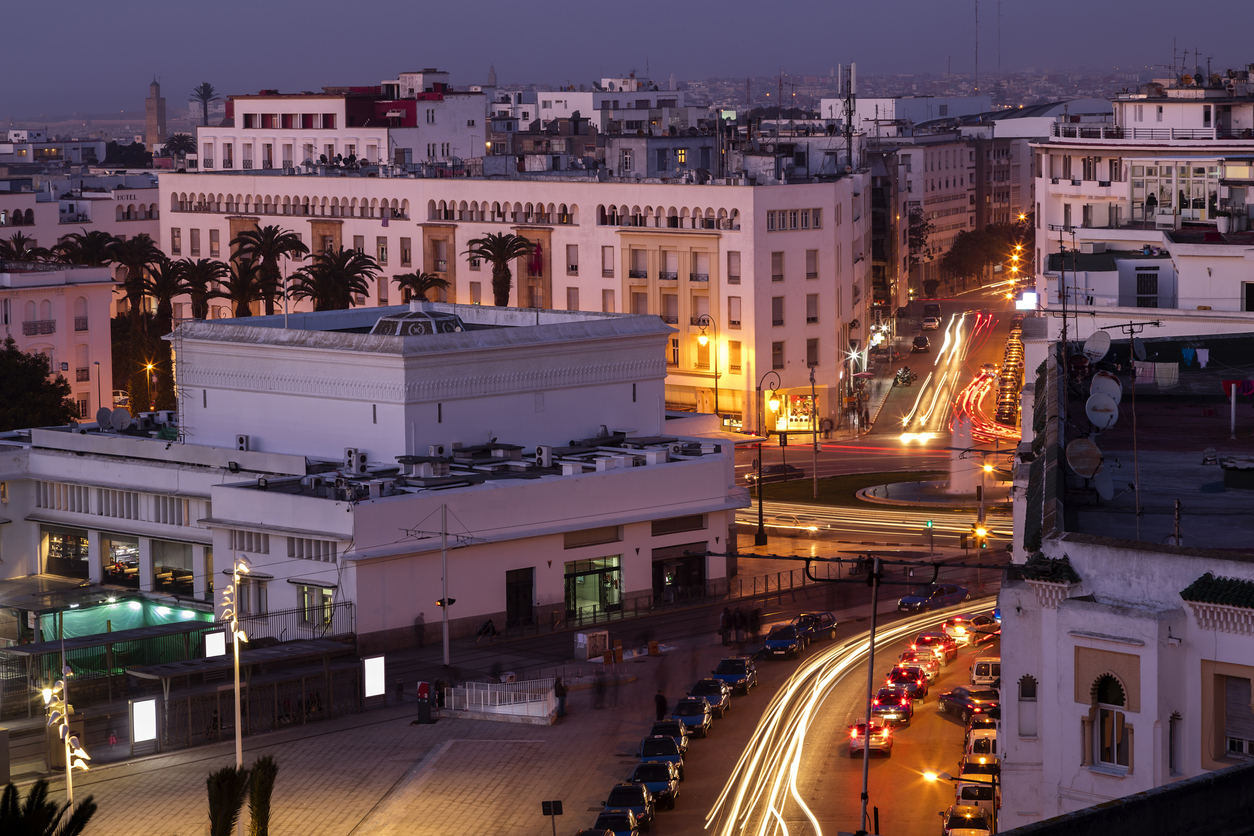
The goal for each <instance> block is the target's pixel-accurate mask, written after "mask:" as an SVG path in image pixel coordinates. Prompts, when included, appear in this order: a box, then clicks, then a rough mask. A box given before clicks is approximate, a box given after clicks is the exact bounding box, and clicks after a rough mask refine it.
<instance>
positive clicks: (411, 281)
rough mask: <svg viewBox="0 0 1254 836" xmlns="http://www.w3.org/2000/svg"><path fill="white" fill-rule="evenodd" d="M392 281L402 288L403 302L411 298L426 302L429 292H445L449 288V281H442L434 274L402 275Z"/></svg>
mask: <svg viewBox="0 0 1254 836" xmlns="http://www.w3.org/2000/svg"><path fill="white" fill-rule="evenodd" d="M392 281H394V282H396V284H397V285H399V286H400V289H401V301H403V302H408V301H409V297H410V296H416V297H418V298H419V299H422V300H424V301H425V300H426V298H427V291H429V290H444V289H445V288H446V287H448V279H442V278H440V277H439V276H437V275H435V274H434V273H421V272H419V273H402V274H401V275H399V276H393V277H392Z"/></svg>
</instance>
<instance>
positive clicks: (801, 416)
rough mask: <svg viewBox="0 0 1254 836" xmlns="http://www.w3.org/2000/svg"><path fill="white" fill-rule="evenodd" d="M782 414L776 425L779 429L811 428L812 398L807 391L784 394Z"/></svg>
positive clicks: (812, 414)
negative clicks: (802, 393) (798, 393)
mask: <svg viewBox="0 0 1254 836" xmlns="http://www.w3.org/2000/svg"><path fill="white" fill-rule="evenodd" d="M782 406H783V410H782V412H783V414H782V416H781V420H780V422H779V424H778V425H777V429H781V430H809V429H812V428H813V425H812V423H811V421H812V420H813V417H814V399H813V398H812V397H810V394H809V393H808V392H807V393H806V394H804V395H785V396H784V402H783V404H782Z"/></svg>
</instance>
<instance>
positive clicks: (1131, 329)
mask: <svg viewBox="0 0 1254 836" xmlns="http://www.w3.org/2000/svg"><path fill="white" fill-rule="evenodd" d="M1147 325H1153V326H1154V327H1155V328H1158V327H1160V326H1161V325H1162V322H1161V321H1159V320H1157V319H1154V320H1149V321H1146V322H1129V323H1127V324H1125V325H1105V326H1103V327H1102V329H1101V330H1103V331H1108V330H1111V329H1114V328H1118V329H1119V330H1120V331H1122V332H1123V333H1125V334H1127V335H1128V344H1129V346H1130V347H1131V349H1132V354H1133V355H1134V356H1135V354H1136V343H1137V339H1136V335H1137V334H1139V333H1141V332H1142V331H1144V330H1145V326H1147ZM1141 351H1142V354H1141V356H1142V358H1144V348H1142V350H1141ZM1135 368H1136V367H1135V366H1133V369H1135ZM1093 397H1096V396H1093ZM1089 400H1092V397H1090V398H1089ZM1132 490H1133V492H1134V495H1135V497H1136V539H1138V540H1140V539H1141V510H1142V509H1141V463H1140V459H1139V458H1138V456H1137V444H1136V376H1135V373H1134V374H1133V378H1132Z"/></svg>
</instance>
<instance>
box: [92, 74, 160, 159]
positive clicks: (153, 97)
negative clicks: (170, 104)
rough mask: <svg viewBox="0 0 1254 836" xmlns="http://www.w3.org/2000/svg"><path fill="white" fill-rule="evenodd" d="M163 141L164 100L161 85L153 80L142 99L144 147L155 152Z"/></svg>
mask: <svg viewBox="0 0 1254 836" xmlns="http://www.w3.org/2000/svg"><path fill="white" fill-rule="evenodd" d="M165 140H166V131H165V98H164V97H163V96H162V95H161V85H160V84H158V83H157V80H156V79H155V78H154V79H153V80H152V84H150V85H148V98H146V99H144V145H145V146H146V147H147V148H148V150H149V151H155V150H157V146H158V145H160V144H161V143H163V142H165ZM102 159H103V157H102Z"/></svg>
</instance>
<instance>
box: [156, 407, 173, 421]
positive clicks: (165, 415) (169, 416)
mask: <svg viewBox="0 0 1254 836" xmlns="http://www.w3.org/2000/svg"><path fill="white" fill-rule="evenodd" d="M157 423H158V424H173V423H174V412H173V411H172V410H168V409H167V410H164V411H162V412H158V413H157Z"/></svg>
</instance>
